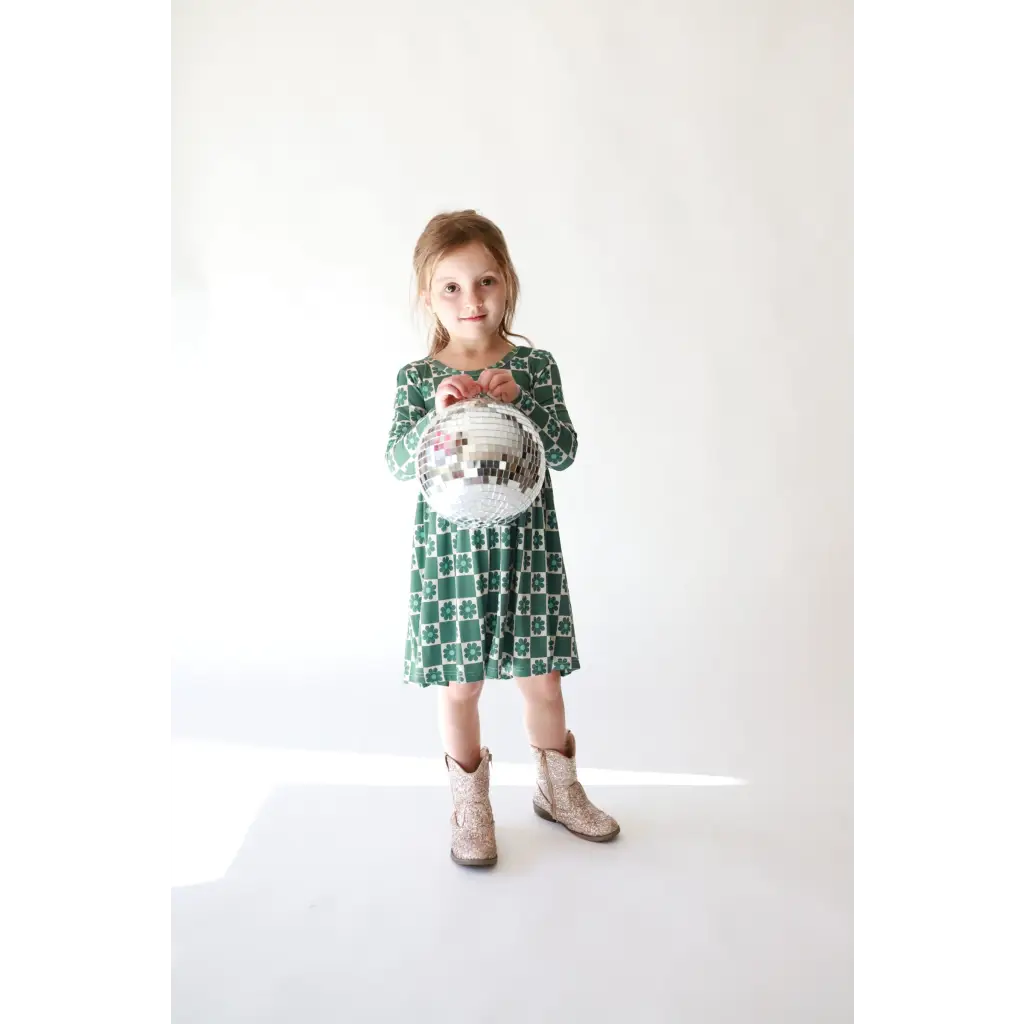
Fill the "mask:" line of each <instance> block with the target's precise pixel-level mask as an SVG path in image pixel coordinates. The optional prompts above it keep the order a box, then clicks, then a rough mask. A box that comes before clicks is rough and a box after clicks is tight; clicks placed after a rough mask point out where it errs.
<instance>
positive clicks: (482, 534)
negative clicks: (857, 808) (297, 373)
mask: <svg viewBox="0 0 1024 1024" xmlns="http://www.w3.org/2000/svg"><path fill="white" fill-rule="evenodd" d="M494 367H495V368H497V367H501V368H503V369H508V370H511V371H512V376H513V377H514V378H515V381H516V383H517V384H518V385H519V387H520V393H519V397H518V399H516V401H515V402H514V403H513V404H514V405H515V406H516V408H518V409H520V410H521V411H522V412H524V413H526V415H527V416H529V417H530V419H531V420H533V422H534V424H535V425H536V426H537V429H538V430H539V431H540V436H541V438H542V439H543V441H544V451H545V454H546V456H547V462H548V467H549V470H548V473H547V475H546V476H545V479H544V487H543V488H542V490H541V493H540V494H539V495H538V496H537V499H536V501H534V503H533V505H532V506H531V507H530V508H529V509H527V510H526V511H525V512H524V513H523V514H522V515H521V516H519V518H518V519H516V520H515V521H514V522H513V523H511V524H510V525H508V526H503V527H498V528H476V529H460V528H458V527H456V526H453V525H452V524H451V523H450V522H448V520H446V519H444V518H443V517H440V516H438V515H437V514H436V513H435V512H434V510H433V509H431V507H430V506H429V505H428V504H427V502H426V500H425V499H424V497H423V495H422V494H420V495H419V496H418V497H417V500H416V524H415V532H414V535H413V542H412V562H411V566H410V569H411V572H410V594H409V624H408V631H407V633H406V640H405V681H406V682H407V683H416V684H418V685H419V686H447V685H448V684H449V683H452V682H457V683H475V682H479V681H481V680H483V679H511V678H513V677H514V676H536V675H544V674H545V673H547V672H550V671H552V670H557V671H559V672H561V673H562V674H563V675H566V674H567V673H569V672H573V671H575V670H576V669H578V668H579V667H580V662H579V656H578V654H577V650H576V631H575V628H574V625H573V617H572V605H571V604H570V602H569V586H568V583H567V581H566V575H565V565H564V564H563V560H562V545H561V542H560V540H559V534H558V516H557V514H556V513H555V498H554V493H553V491H552V488H551V472H550V470H552V469H555V470H562V469H566V468H568V467H569V466H571V465H572V462H573V459H574V458H575V457H576V431H575V429H574V428H573V425H572V420H571V419H570V418H569V412H568V410H567V409H566V407H565V403H564V401H563V397H562V382H561V378H560V377H559V373H558V366H557V365H556V364H555V361H554V359H553V358H552V357H551V354H550V353H549V352H545V351H543V350H540V349H533V348H527V347H525V346H519V347H517V348H516V349H515V350H514V351H512V352H510V353H509V354H508V355H507V356H505V358H504V359H501V360H499V361H498V362H497V363H495V364H494ZM462 372H465V371H461V370H453V369H452V368H451V367H449V366H445V365H444V364H443V363H439V362H438V361H437V360H435V359H420V360H417V361H416V362H413V363H409V364H408V365H407V366H404V367H402V369H401V370H400V371H399V373H398V383H397V387H396V391H395V411H394V420H393V422H392V424H391V432H390V434H389V435H388V447H387V463H388V468H389V469H390V470H391V473H392V474H393V475H394V476H395V477H396V478H397V479H399V480H415V479H416V448H417V446H418V445H419V442H420V438H421V437H422V436H423V433H424V431H425V430H426V426H427V423H428V421H429V416H428V414H429V413H432V412H433V411H434V395H435V393H436V391H437V388H438V386H439V385H440V383H441V381H443V380H444V378H445V377H450V376H452V375H454V374H459V373H462ZM481 372H482V371H481V370H472V371H469V375H470V376H471V377H473V378H477V377H478V376H479V375H480V373H481Z"/></svg>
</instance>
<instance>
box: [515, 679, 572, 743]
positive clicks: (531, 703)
mask: <svg viewBox="0 0 1024 1024" xmlns="http://www.w3.org/2000/svg"><path fill="white" fill-rule="evenodd" d="M516 682H517V683H518V684H519V691H520V692H521V693H522V695H523V721H524V722H525V724H526V734H527V736H529V738H530V743H531V745H532V746H534V747H536V748H537V749H538V750H557V751H558V752H559V753H563V754H564V753H565V751H566V730H565V702H564V701H563V699H562V675H561V673H560V672H549V673H548V674H547V675H545V676H520V677H518V678H517V679H516Z"/></svg>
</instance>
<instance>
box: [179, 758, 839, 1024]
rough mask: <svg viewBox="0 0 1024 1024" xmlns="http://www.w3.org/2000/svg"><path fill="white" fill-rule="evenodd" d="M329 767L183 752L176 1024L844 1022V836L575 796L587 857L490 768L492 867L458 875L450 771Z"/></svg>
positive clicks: (648, 802)
mask: <svg viewBox="0 0 1024 1024" xmlns="http://www.w3.org/2000/svg"><path fill="white" fill-rule="evenodd" d="M311 756H312V755H311ZM271 760H272V759H271ZM435 760H436V759H435ZM339 763H340V762H338V761H337V760H336V759H335V760H334V761H330V760H329V759H328V760H326V761H325V760H323V759H321V760H319V761H316V760H309V758H308V757H307V758H306V759H305V760H302V759H300V760H299V762H295V761H294V760H293V761H290V762H288V764H289V765H290V766H291V767H290V768H289V769H288V770H284V769H283V767H282V766H283V764H284V762H283V761H282V760H281V759H280V758H278V759H277V760H276V761H275V762H274V763H273V765H271V762H270V761H268V759H267V756H264V757H262V758H256V759H255V760H254V759H253V757H252V756H250V757H249V760H248V761H247V760H246V759H245V757H244V756H243V755H241V754H239V755H237V756H235V757H234V758H232V757H231V756H229V755H223V754H218V753H217V752H216V751H215V750H214V748H212V747H209V748H205V747H202V746H201V745H200V746H194V745H192V746H190V745H184V746H181V745H179V748H178V751H177V756H176V762H175V790H176V799H175V874H176V879H175V881H176V883H178V884H176V886H175V888H174V889H173V897H172V898H173V926H174V927H173V954H174V972H173V1020H174V1021H175V1024H193V1022H202V1024H234V1022H243V1021H244V1022H246V1024H258V1022H274V1024H320V1022H324V1024H327V1022H331V1024H338V1022H360V1024H361V1022H376V1021H381V1022H385V1021H386V1022H391V1021H395V1022H399V1021H402V1022H405V1021H415V1022H419V1024H430V1022H444V1024H463V1022H465V1024H481V1022H495V1024H497V1022H504V1021H530V1022H547V1021H551V1022H555V1021H557V1022H559V1024H566V1022H570V1024H572V1022H576V1021H588V1022H595V1021H596V1022H604V1021H609V1022H610V1021H625V1020H628V1021H630V1022H631V1024H648V1022H650V1024H655V1022H670V1021H671V1022H677V1021H686V1022H693V1024H716V1022H730V1024H772V1022H779V1024H803V1022H807V1024H812V1022H813V1024H828V1022H840V1021H850V1020H852V1016H853V1011H852V998H853V997H852V923H851V897H852V891H851V863H850V853H849V836H848V834H847V830H846V829H845V827H843V826H842V824H841V823H836V822H835V821H834V820H830V821H825V820H820V819H817V818H815V817H814V816H813V815H812V816H808V815H806V814H804V815H801V816H799V817H798V816H796V815H795V814H787V813H784V812H781V811H780V810H778V806H779V805H778V803H777V802H776V801H772V802H769V801H768V800H767V799H766V798H765V796H764V794H760V793H759V792H758V789H757V787H756V785H728V784H724V785H721V784H719V785H715V784H712V785H707V784H702V783H707V782H709V781H710V782H715V781H717V782H723V781H725V782H728V781H730V780H708V779H699V778H697V779H693V778H690V779H687V778H685V777H675V778H670V777H667V776H665V777H655V776H651V777H650V778H649V779H647V780H645V779H643V778H637V777H634V778H620V779H619V780H618V783H617V784H615V785H607V784H594V783H593V782H591V783H590V784H589V785H588V789H589V791H590V793H591V795H592V796H593V798H594V799H595V801H596V802H598V803H600V804H601V805H603V806H605V807H606V808H607V809H608V810H609V811H611V812H612V813H613V814H615V815H616V817H618V819H619V821H620V823H621V825H622V835H621V836H620V838H619V839H618V840H616V841H615V842H613V843H610V844H606V845H598V844H591V843H586V842H582V841H580V840H578V839H576V838H574V837H573V836H571V835H569V834H568V833H567V832H565V831H564V830H563V829H561V828H560V827H558V826H555V825H552V824H550V823H547V822H544V821H541V820H540V819H539V818H537V817H535V816H534V814H533V813H532V810H531V807H530V789H529V786H528V784H527V780H528V776H527V775H526V774H524V772H525V768H524V769H523V770H517V769H516V768H514V767H512V766H502V767H501V771H500V772H499V773H498V775H499V776H500V777H501V778H500V779H499V780H498V781H499V783H504V784H497V785H495V787H494V789H493V793H492V800H493V803H494V809H495V815H496V818H497V822H498V842H499V855H500V862H499V865H498V867H497V868H495V869H494V870H491V871H486V870H471V869H460V868H458V867H456V866H455V865H453V864H452V863H451V862H450V860H449V859H448V814H449V809H450V804H449V797H448V794H447V791H446V789H445V788H444V775H443V770H438V768H437V766H436V765H435V766H434V767H431V768H429V769H428V770H425V771H423V770H419V769H417V767H416V765H415V764H413V763H412V761H411V760H409V761H402V762H400V763H399V764H398V766H397V767H396V768H395V769H394V770H393V771H392V773H391V776H390V777H389V778H390V781H391V783H392V784H387V785H366V784H364V782H363V781H361V780H360V776H359V772H358V766H357V765H356V764H355V763H353V762H351V761H350V762H348V767H347V768H346V769H345V775H344V778H341V777H339V776H338V774H337V772H338V770H339V769H338V765H339ZM214 764H216V765H217V766H218V767H217V768H216V769H215V770H214V769H213V768H212V766H213V765H214ZM296 764H298V765H299V767H296ZM231 765H233V766H234V768H233V769H231V768H230V766H231ZM260 765H261V766H262V767H259V766H260ZM332 765H333V766H334V767H333V770H334V772H335V774H334V775H332V774H331V771H330V769H331V766H332ZM226 766H227V767H226ZM378 767H379V766H378ZM593 777H594V776H592V778H593ZM598 777H599V776H598ZM373 778H374V779H379V778H380V775H379V772H377V771H375V772H374V775H373ZM316 780H321V781H316ZM638 783H639V784H638ZM770 803H771V806H770ZM181 883H188V884H181Z"/></svg>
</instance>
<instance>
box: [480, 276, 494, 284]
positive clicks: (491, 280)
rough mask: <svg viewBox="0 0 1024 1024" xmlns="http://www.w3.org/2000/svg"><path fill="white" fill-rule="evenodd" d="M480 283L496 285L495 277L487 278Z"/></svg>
mask: <svg viewBox="0 0 1024 1024" xmlns="http://www.w3.org/2000/svg"><path fill="white" fill-rule="evenodd" d="M480 283H481V284H494V278H493V277H485V278H484V279H483V280H482V281H481V282H480Z"/></svg>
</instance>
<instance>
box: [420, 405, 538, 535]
mask: <svg viewBox="0 0 1024 1024" xmlns="http://www.w3.org/2000/svg"><path fill="white" fill-rule="evenodd" d="M433 419H434V422H433V423H431V425H430V426H429V427H428V428H427V431H426V433H425V434H424V435H423V438H422V440H421V441H420V444H419V448H418V449H417V450H416V476H417V479H418V480H419V484H420V489H421V490H422V491H423V496H424V497H425V498H426V499H427V503H428V504H429V505H430V507H431V508H432V509H433V510H434V511H435V512H436V513H437V514H438V515H439V516H443V517H444V518H445V519H450V520H451V521H452V522H453V523H454V524H455V525H456V526H495V525H498V524H501V523H508V522H511V521H512V520H513V519H515V518H516V517H517V516H519V515H521V514H522V513H523V512H525V511H526V510H527V509H528V508H529V507H530V506H531V505H532V504H533V502H534V499H535V498H536V497H537V495H538V494H540V491H541V488H542V487H543V486H544V474H545V472H546V468H547V467H546V463H545V459H544V444H543V442H542V441H541V439H540V434H539V433H538V432H537V428H536V427H535V426H534V425H533V422H532V421H531V420H530V418H529V417H528V416H527V415H526V414H525V413H521V412H520V411H519V410H518V409H514V408H513V407H512V406H510V405H507V404H505V403H504V402H497V401H495V400H494V399H493V398H491V397H490V396H489V395H478V396H477V397H476V398H468V399H464V400H463V401H461V402H456V403H455V405H452V406H449V407H448V409H447V410H445V411H444V412H442V413H435V414H434V417H433Z"/></svg>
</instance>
